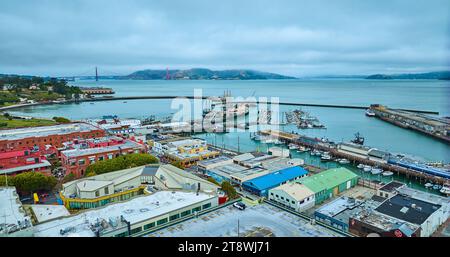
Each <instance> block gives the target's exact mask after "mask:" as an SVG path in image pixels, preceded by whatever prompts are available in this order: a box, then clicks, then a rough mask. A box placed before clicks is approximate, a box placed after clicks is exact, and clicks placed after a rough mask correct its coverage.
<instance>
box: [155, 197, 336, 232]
mask: <svg viewBox="0 0 450 257" xmlns="http://www.w3.org/2000/svg"><path fill="white" fill-rule="evenodd" d="M238 220H239V232H240V236H242V237H340V236H341V235H339V234H337V233H335V232H333V231H331V230H329V229H326V228H324V227H321V226H317V225H311V224H310V223H309V222H308V221H305V220H304V219H302V218H300V217H298V216H296V215H294V214H292V213H289V212H286V211H283V210H281V209H279V208H277V207H274V206H271V205H268V204H258V205H254V206H249V205H247V208H246V209H245V210H244V211H241V210H238V209H236V208H235V207H233V206H227V207H223V208H220V209H218V210H215V211H212V212H210V213H207V214H204V215H201V216H199V217H198V218H196V219H190V220H187V221H184V222H181V223H178V224H176V225H173V226H170V227H168V228H165V229H162V230H158V231H156V232H154V233H152V234H149V235H148V236H149V237H236V236H237V235H238V231H237V224H238Z"/></svg>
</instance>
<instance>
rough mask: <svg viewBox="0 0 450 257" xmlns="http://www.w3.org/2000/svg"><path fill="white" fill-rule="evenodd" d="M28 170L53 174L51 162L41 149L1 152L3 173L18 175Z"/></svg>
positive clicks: (0, 171)
mask: <svg viewBox="0 0 450 257" xmlns="http://www.w3.org/2000/svg"><path fill="white" fill-rule="evenodd" d="M28 171H34V172H41V173H43V174H45V175H51V164H50V162H49V161H47V159H46V158H45V156H44V155H43V153H42V152H41V151H34V150H28V149H27V150H18V151H9V152H3V153H0V174H1V175H3V174H6V175H17V174H19V173H22V172H28Z"/></svg>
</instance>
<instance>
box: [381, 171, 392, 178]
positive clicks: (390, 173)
mask: <svg viewBox="0 0 450 257" xmlns="http://www.w3.org/2000/svg"><path fill="white" fill-rule="evenodd" d="M381 174H382V175H383V176H385V177H388V176H392V175H394V172H392V171H385V172H383V173H381Z"/></svg>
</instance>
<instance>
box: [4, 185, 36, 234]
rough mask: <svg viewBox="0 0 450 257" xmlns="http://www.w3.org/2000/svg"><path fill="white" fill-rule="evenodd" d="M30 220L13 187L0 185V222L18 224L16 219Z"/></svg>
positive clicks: (21, 220)
mask: <svg viewBox="0 0 450 257" xmlns="http://www.w3.org/2000/svg"><path fill="white" fill-rule="evenodd" d="M25 220H27V221H28V222H30V225H31V219H30V217H28V216H26V215H25V210H24V209H23V207H22V203H21V202H20V201H19V197H18V195H17V193H16V189H15V188H14V187H0V223H6V224H15V225H18V221H20V222H25Z"/></svg>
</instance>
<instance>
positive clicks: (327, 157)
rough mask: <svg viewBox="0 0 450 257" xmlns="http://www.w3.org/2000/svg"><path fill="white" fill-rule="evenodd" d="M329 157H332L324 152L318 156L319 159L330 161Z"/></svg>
mask: <svg viewBox="0 0 450 257" xmlns="http://www.w3.org/2000/svg"><path fill="white" fill-rule="evenodd" d="M331 159H332V158H331V156H330V155H329V154H325V153H324V154H323V155H322V156H321V157H320V160H321V161H331Z"/></svg>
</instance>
